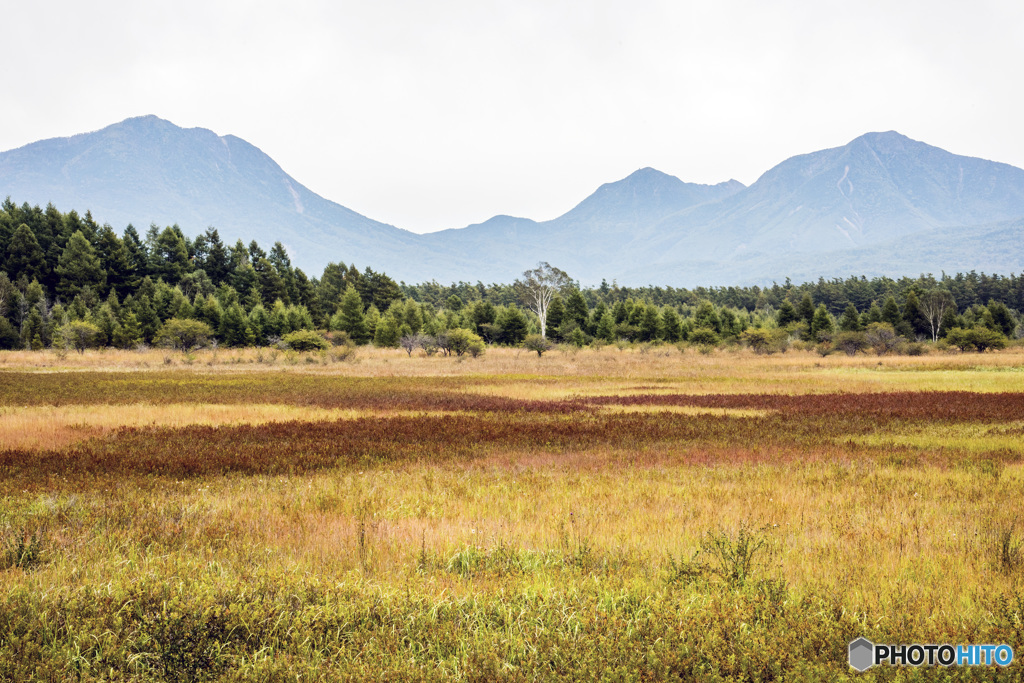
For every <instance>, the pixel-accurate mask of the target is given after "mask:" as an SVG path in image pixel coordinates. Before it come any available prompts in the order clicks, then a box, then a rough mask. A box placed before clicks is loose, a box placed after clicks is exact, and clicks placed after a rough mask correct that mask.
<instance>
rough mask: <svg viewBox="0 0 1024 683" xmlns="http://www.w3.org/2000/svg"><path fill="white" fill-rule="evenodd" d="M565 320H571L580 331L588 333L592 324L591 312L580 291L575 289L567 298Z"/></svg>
mask: <svg viewBox="0 0 1024 683" xmlns="http://www.w3.org/2000/svg"><path fill="white" fill-rule="evenodd" d="M563 320H570V321H572V322H574V323H576V324H577V325H579V327H580V329H582V330H584V331H586V329H587V325H588V324H589V322H590V310H589V309H588V308H587V300H586V299H584V298H583V294H582V293H580V290H578V289H576V288H575V287H573V288H572V289H570V290H569V293H568V295H567V296H566V297H565V315H564V317H563Z"/></svg>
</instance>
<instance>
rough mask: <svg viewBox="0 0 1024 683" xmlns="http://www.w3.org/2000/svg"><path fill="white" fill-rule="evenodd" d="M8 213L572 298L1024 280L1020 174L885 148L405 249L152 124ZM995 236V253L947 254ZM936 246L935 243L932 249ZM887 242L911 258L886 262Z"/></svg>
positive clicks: (149, 117) (17, 185)
mask: <svg viewBox="0 0 1024 683" xmlns="http://www.w3.org/2000/svg"><path fill="white" fill-rule="evenodd" d="M7 195H10V196H11V198H12V199H13V200H15V201H17V202H18V203H21V202H28V203H29V204H39V205H41V206H43V205H46V204H47V203H50V202H52V203H53V204H54V205H55V206H57V207H58V208H60V209H61V210H65V211H66V210H71V209H75V210H77V211H79V212H80V213H84V212H85V211H87V210H91V211H92V214H93V215H94V216H95V217H96V219H97V220H98V221H101V222H109V223H111V224H113V225H115V226H117V227H121V226H124V225H126V224H127V223H129V222H131V223H133V224H134V225H137V226H138V225H141V226H145V225H148V224H150V223H151V222H154V223H156V224H158V225H169V224H171V223H178V224H179V225H180V226H181V227H182V229H183V230H185V231H186V232H187V233H189V234H198V233H199V232H201V231H202V230H204V229H205V228H206V227H207V226H210V225H213V226H215V227H217V228H218V230H219V231H220V234H221V236H222V238H223V239H225V240H226V241H234V239H236V238H241V239H243V241H245V242H248V241H250V240H252V239H255V240H256V241H257V242H259V243H260V244H262V245H264V246H269V245H270V244H272V243H273V242H275V241H278V240H279V241H281V242H282V243H283V244H284V245H285V247H286V248H288V249H289V251H290V252H291V254H292V260H293V262H294V263H296V265H301V266H302V267H304V268H313V269H317V268H320V267H322V266H323V265H325V264H326V262H328V261H335V262H341V261H343V262H346V263H353V262H354V263H356V264H358V265H359V266H370V267H372V268H374V269H375V270H381V271H384V272H386V273H388V274H389V275H392V276H393V277H396V278H398V279H402V280H405V281H408V282H417V281H420V282H421V281H426V280H429V279H432V278H433V279H437V280H440V281H446V280H449V279H450V280H451V281H459V280H463V281H471V280H474V279H483V278H486V279H487V280H488V281H491V282H500V281H506V282H507V281H510V280H511V279H513V278H515V277H516V275H517V274H518V273H520V272H522V269H523V268H525V267H529V266H530V265H532V264H534V263H536V262H537V261H540V260H543V261H548V262H550V263H552V264H555V265H557V266H558V267H560V268H563V269H565V270H566V271H567V272H569V273H570V274H571V275H572V276H573V277H575V278H578V279H579V280H580V281H581V282H591V283H593V282H598V281H600V279H601V278H607V279H609V280H610V279H612V278H616V279H618V280H619V282H622V283H624V284H672V285H680V284H695V283H699V284H728V283H730V282H736V283H739V282H755V281H765V280H770V279H772V278H780V277H785V276H787V275H792V276H796V277H799V276H801V275H804V276H806V275H808V274H809V275H810V276H812V277H817V276H818V275H824V276H827V275H839V274H848V273H847V272H844V273H837V272H836V269H837V268H838V267H839V266H838V265H836V264H837V263H839V262H840V261H836V260H835V259H833V257H832V255H835V254H838V253H839V250H843V249H845V250H847V251H845V252H843V253H844V254H848V256H847V257H845V260H842V261H841V262H842V263H844V264H860V265H858V266H857V267H856V268H854V270H856V271H857V272H858V274H860V273H863V274H867V275H872V274H882V273H885V274H889V275H901V274H910V275H913V274H916V273H917V272H920V269H932V270H934V271H938V270H941V269H943V268H946V269H951V268H960V267H966V269H970V268H975V269H979V270H985V269H988V270H993V268H994V266H992V265H991V264H992V263H994V261H993V260H992V254H998V255H1000V258H1002V260H1001V261H998V263H1000V264H1006V263H1009V264H1011V266H1012V265H1013V264H1014V263H1018V265H1016V266H1014V267H1010V268H1007V267H1006V266H1000V267H1002V268H1003V269H1004V270H1010V271H1013V270H1017V269H1019V268H1020V267H1021V266H1024V252H1022V251H1021V249H1020V248H1019V247H1016V246H1015V245H1017V244H1019V243H1020V241H1019V239H1009V238H1006V237H1005V236H1006V235H1009V234H1012V231H1014V230H1017V231H1019V230H1020V228H1019V227H1017V226H1019V225H1020V221H1021V220H1022V219H1024V170H1021V169H1018V168H1014V167H1012V166H1009V165H1007V164H999V163H996V162H991V161H985V160H983V159H977V158H973V157H965V156H958V155H955V154H951V153H949V152H946V151H945V150H942V149H940V148H938V147H932V146H929V145H927V144H925V143H923V142H918V141H916V140H912V139H911V138H908V137H906V136H905V135H902V134H901V133H898V132H896V131H893V130H890V131H881V132H870V133H865V134H864V135H861V136H859V137H857V138H855V139H854V140H851V141H850V142H848V143H847V144H846V145H843V146H839V147H833V148H830V149H824V150H820V151H817V152H811V153H808V154H802V155H799V156H794V157H791V158H789V159H787V160H785V161H783V162H781V163H780V164H777V165H776V166H775V167H773V168H772V169H770V170H768V171H766V172H765V173H764V174H763V175H762V176H761V177H760V178H759V179H758V180H757V181H756V182H755V183H754V184H753V185H751V186H750V187H745V186H744V185H743V184H742V183H740V182H738V181H736V180H728V181H725V182H721V183H718V184H715V185H703V184H698V183H688V182H684V181H682V180H680V179H679V178H677V177H675V176H673V175H670V174H668V173H664V172H662V171H659V170H658V169H656V168H652V167H650V166H646V167H643V168H639V169H637V170H635V171H633V172H632V173H630V174H629V175H628V176H626V177H625V178H622V179H620V180H617V181H614V182H609V183H605V184H603V185H601V186H600V187H598V188H597V189H596V190H595V191H594V192H593V193H592V194H590V195H589V196H588V197H586V198H585V199H583V201H581V202H580V203H579V204H577V205H576V206H575V207H574V208H573V209H572V210H570V211H568V212H566V213H565V214H563V215H562V216H559V217H558V218H555V219H553V220H549V221H544V222H535V221H532V220H530V219H528V218H517V217H513V216H504V215H502V216H494V217H492V218H490V219H488V220H486V221H483V222H481V223H478V224H475V225H471V226H468V227H466V228H463V229H458V230H444V231H440V232H437V233H431V234H427V235H414V234H412V233H409V232H406V231H404V230H399V229H397V228H394V227H393V226H388V225H385V224H382V223H380V222H377V221H373V220H371V219H369V218H366V217H365V216H361V215H359V214H357V213H356V212H354V211H352V210H350V209H347V208H345V207H344V206H341V205H339V204H336V203H334V202H332V201H329V200H327V199H324V198H323V197H320V196H318V195H316V194H315V193H313V192H311V191H310V190H309V189H308V188H306V187H304V186H303V185H302V184H301V183H299V182H298V181H297V180H295V179H293V178H291V177H290V176H288V175H287V173H285V172H284V171H283V170H282V169H281V167H280V166H279V165H278V164H277V163H276V162H275V161H274V160H273V159H271V158H270V157H269V156H268V155H266V154H264V153H263V152H262V151H261V150H260V149H259V148H258V147H256V146H255V145H253V144H251V143H249V142H247V141H245V140H243V139H242V138H239V137H236V136H233V135H228V134H225V135H218V134H217V133H215V132H213V131H211V130H208V129H206V128H199V127H196V128H181V127H179V126H177V125H175V124H174V123H172V122H170V121H167V120H166V119H162V118H160V117H159V116H156V115H154V114H145V115H141V116H134V117H131V118H128V119H125V120H123V121H120V122H118V123H115V124H112V125H110V126H107V127H106V128H103V129H101V130H98V131H95V132H92V133H84V134H80V135H75V136H72V137H65V138H53V139H50V140H41V141H38V142H34V143H31V144H29V145H26V146H24V147H22V148H19V149H16V150H10V151H6V152H0V198H3V197H4V196H7ZM1004 221H1005V222H1007V223H1006V225H1007V226H1009V227H1005V228H1000V230H1001V231H1002V232H1000V234H1001V235H1003V237H1002V238H1000V239H999V240H998V241H993V240H991V239H989V238H988V237H985V238H984V240H981V241H980V242H979V243H978V244H971V243H970V240H969V239H960V238H958V237H957V236H958V235H959V234H960V232H959V231H963V234H965V235H966V234H977V235H981V234H982V233H980V232H978V226H984V225H991V224H994V223H1000V222H1004ZM972 230H973V231H974V232H973V233H971V232H969V231H972ZM984 234H985V235H989V234H992V235H994V234H995V233H994V232H992V230H989V232H986V233H984ZM922 236H926V237H924V238H922ZM939 236H942V239H943V240H945V241H944V242H941V243H940V242H933V237H935V238H936V239H937V238H938V237H939ZM896 240H904V242H903V243H900V249H899V250H897V251H893V249H892V247H891V245H892V244H897V242H896ZM981 242H984V243H983V244H982V243H981ZM915 244H918V245H921V246H920V248H918V250H917V252H915V253H917V254H918V256H917V257H916V258H917V260H916V261H907V263H913V264H914V265H912V266H908V268H910V269H911V270H909V271H908V270H904V271H898V270H893V268H892V267H884V268H883V267H882V266H879V265H878V263H879V260H878V259H879V258H881V256H880V255H882V256H885V258H886V259H887V261H886V262H887V263H899V262H900V259H901V258H903V250H904V249H911V248H913V245H915ZM883 245H890V246H883ZM871 250H874V251H871ZM1015 250H1016V251H1015ZM890 252H891V253H890ZM908 253H909V252H908ZM908 258H909V257H908ZM858 259H859V260H858ZM872 259H874V260H872ZM1013 259H1017V261H1016V262H1015V261H1013ZM800 264H803V265H800ZM846 267H848V266H844V268H846ZM801 268H802V269H803V270H800V269H801Z"/></svg>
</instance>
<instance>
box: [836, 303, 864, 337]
mask: <svg viewBox="0 0 1024 683" xmlns="http://www.w3.org/2000/svg"><path fill="white" fill-rule="evenodd" d="M839 329H840V330H841V331H842V332H858V331H860V329H861V327H860V314H858V313H857V307H856V306H854V305H853V304H847V305H846V310H844V311H843V315H842V316H841V317H840V318H839Z"/></svg>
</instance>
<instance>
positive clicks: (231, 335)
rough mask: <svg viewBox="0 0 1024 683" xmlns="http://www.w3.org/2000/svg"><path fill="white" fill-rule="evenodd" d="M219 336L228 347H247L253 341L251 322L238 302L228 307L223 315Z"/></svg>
mask: <svg viewBox="0 0 1024 683" xmlns="http://www.w3.org/2000/svg"><path fill="white" fill-rule="evenodd" d="M218 336H220V338H221V340H222V341H223V342H224V344H226V345H227V346H246V344H248V343H249V340H250V339H252V333H251V332H250V331H249V320H248V318H247V317H246V315H245V311H243V310H242V307H241V306H240V305H239V304H238V302H235V303H233V304H231V305H230V306H228V307H227V309H225V310H224V313H223V315H221V317H220V328H218Z"/></svg>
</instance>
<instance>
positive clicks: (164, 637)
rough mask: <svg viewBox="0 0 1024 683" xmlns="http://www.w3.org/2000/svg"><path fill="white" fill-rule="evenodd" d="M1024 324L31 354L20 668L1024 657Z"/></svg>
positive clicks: (14, 667) (495, 675) (387, 674)
mask: <svg viewBox="0 0 1024 683" xmlns="http://www.w3.org/2000/svg"><path fill="white" fill-rule="evenodd" d="M1022 377H1024V352H1022V351H1021V350H1020V349H1011V350H1007V351H1004V352H999V353H995V354H985V355H975V354H972V355H929V356H921V357H914V358H893V357H882V358H879V357H875V356H870V357H869V356H856V357H852V358H849V357H845V356H844V357H838V356H828V357H825V358H821V357H818V356H817V355H812V354H811V353H809V352H791V353H787V354H782V355H775V356H756V355H754V354H751V353H749V352H747V351H737V352H715V353H711V354H708V355H701V354H698V353H695V352H693V351H688V352H686V353H681V352H680V351H679V350H677V349H675V348H674V347H653V348H643V349H626V350H618V349H615V348H605V349H602V350H597V351H595V350H591V349H586V350H581V351H578V352H571V351H565V352H550V353H548V354H546V355H545V356H544V357H543V358H538V357H537V356H536V354H530V353H528V352H522V351H516V350H509V349H490V350H488V351H487V353H486V355H484V356H483V357H482V358H478V359H466V360H464V361H460V360H458V359H453V358H441V357H429V358H428V357H417V356H413V357H408V356H407V355H406V354H405V352H403V351H384V350H379V351H373V350H365V349H361V350H360V353H359V355H358V356H357V357H356V358H355V359H354V360H353V359H348V360H347V361H346V362H338V363H336V362H331V359H330V358H329V357H328V356H326V355H319V354H295V353H290V354H278V353H272V352H266V351H262V350H248V351H239V352H236V351H223V350H222V351H219V352H214V351H201V352H197V353H195V354H192V355H189V356H184V355H181V354H167V353H163V352H148V353H137V352H114V351H109V352H105V353H101V352H88V353H86V354H83V355H81V356H79V355H78V354H67V355H62V356H57V355H55V354H52V353H46V352H38V353H32V352H11V353H3V354H0V468H2V469H0V473H2V474H0V542H2V547H0V679H3V680H17V681H21V680H66V679H77V680H139V681H144V680H169V681H188V680H231V681H235V680H239V681H240V680H252V681H265V680H281V681H286V680H303V681H305V680H447V679H451V680H480V681H492V680H509V681H516V680H594V679H603V680H678V679H682V680H778V679H785V680H837V679H844V678H846V677H851V678H857V679H862V680H893V679H903V678H907V679H916V678H925V679H929V678H940V677H951V678H954V679H956V678H965V679H971V680H973V679H976V678H979V677H983V678H986V679H988V678H992V677H1007V678H1011V677H1014V676H1019V667H1020V664H1018V663H1016V662H1015V663H1014V664H1013V665H1011V666H1010V667H1009V668H1006V669H995V668H993V669H967V668H963V669H960V668H952V669H948V670H947V669H941V668H938V667H936V668H932V669H928V668H925V669H910V668H898V667H876V668H873V669H871V670H870V671H869V672H868V673H866V674H857V673H855V672H854V671H853V670H852V669H850V668H849V667H848V665H847V644H848V643H849V642H850V641H851V640H853V639H854V638H857V637H859V636H865V637H867V638H868V639H869V640H872V641H873V642H885V643H954V644H958V643H965V644H966V643H1007V644H1009V645H1011V646H1013V647H1014V649H1015V651H1016V652H1018V654H1019V655H1024V622H1022V618H1024V518H1021V494H1022V491H1024V486H1022V484H1024V475H1022V467H1021V464H1022V455H1024V450H1022V447H1021V445H1020V444H1021V436H1022V435H1024V386H1022V381H1021V379H1022Z"/></svg>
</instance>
